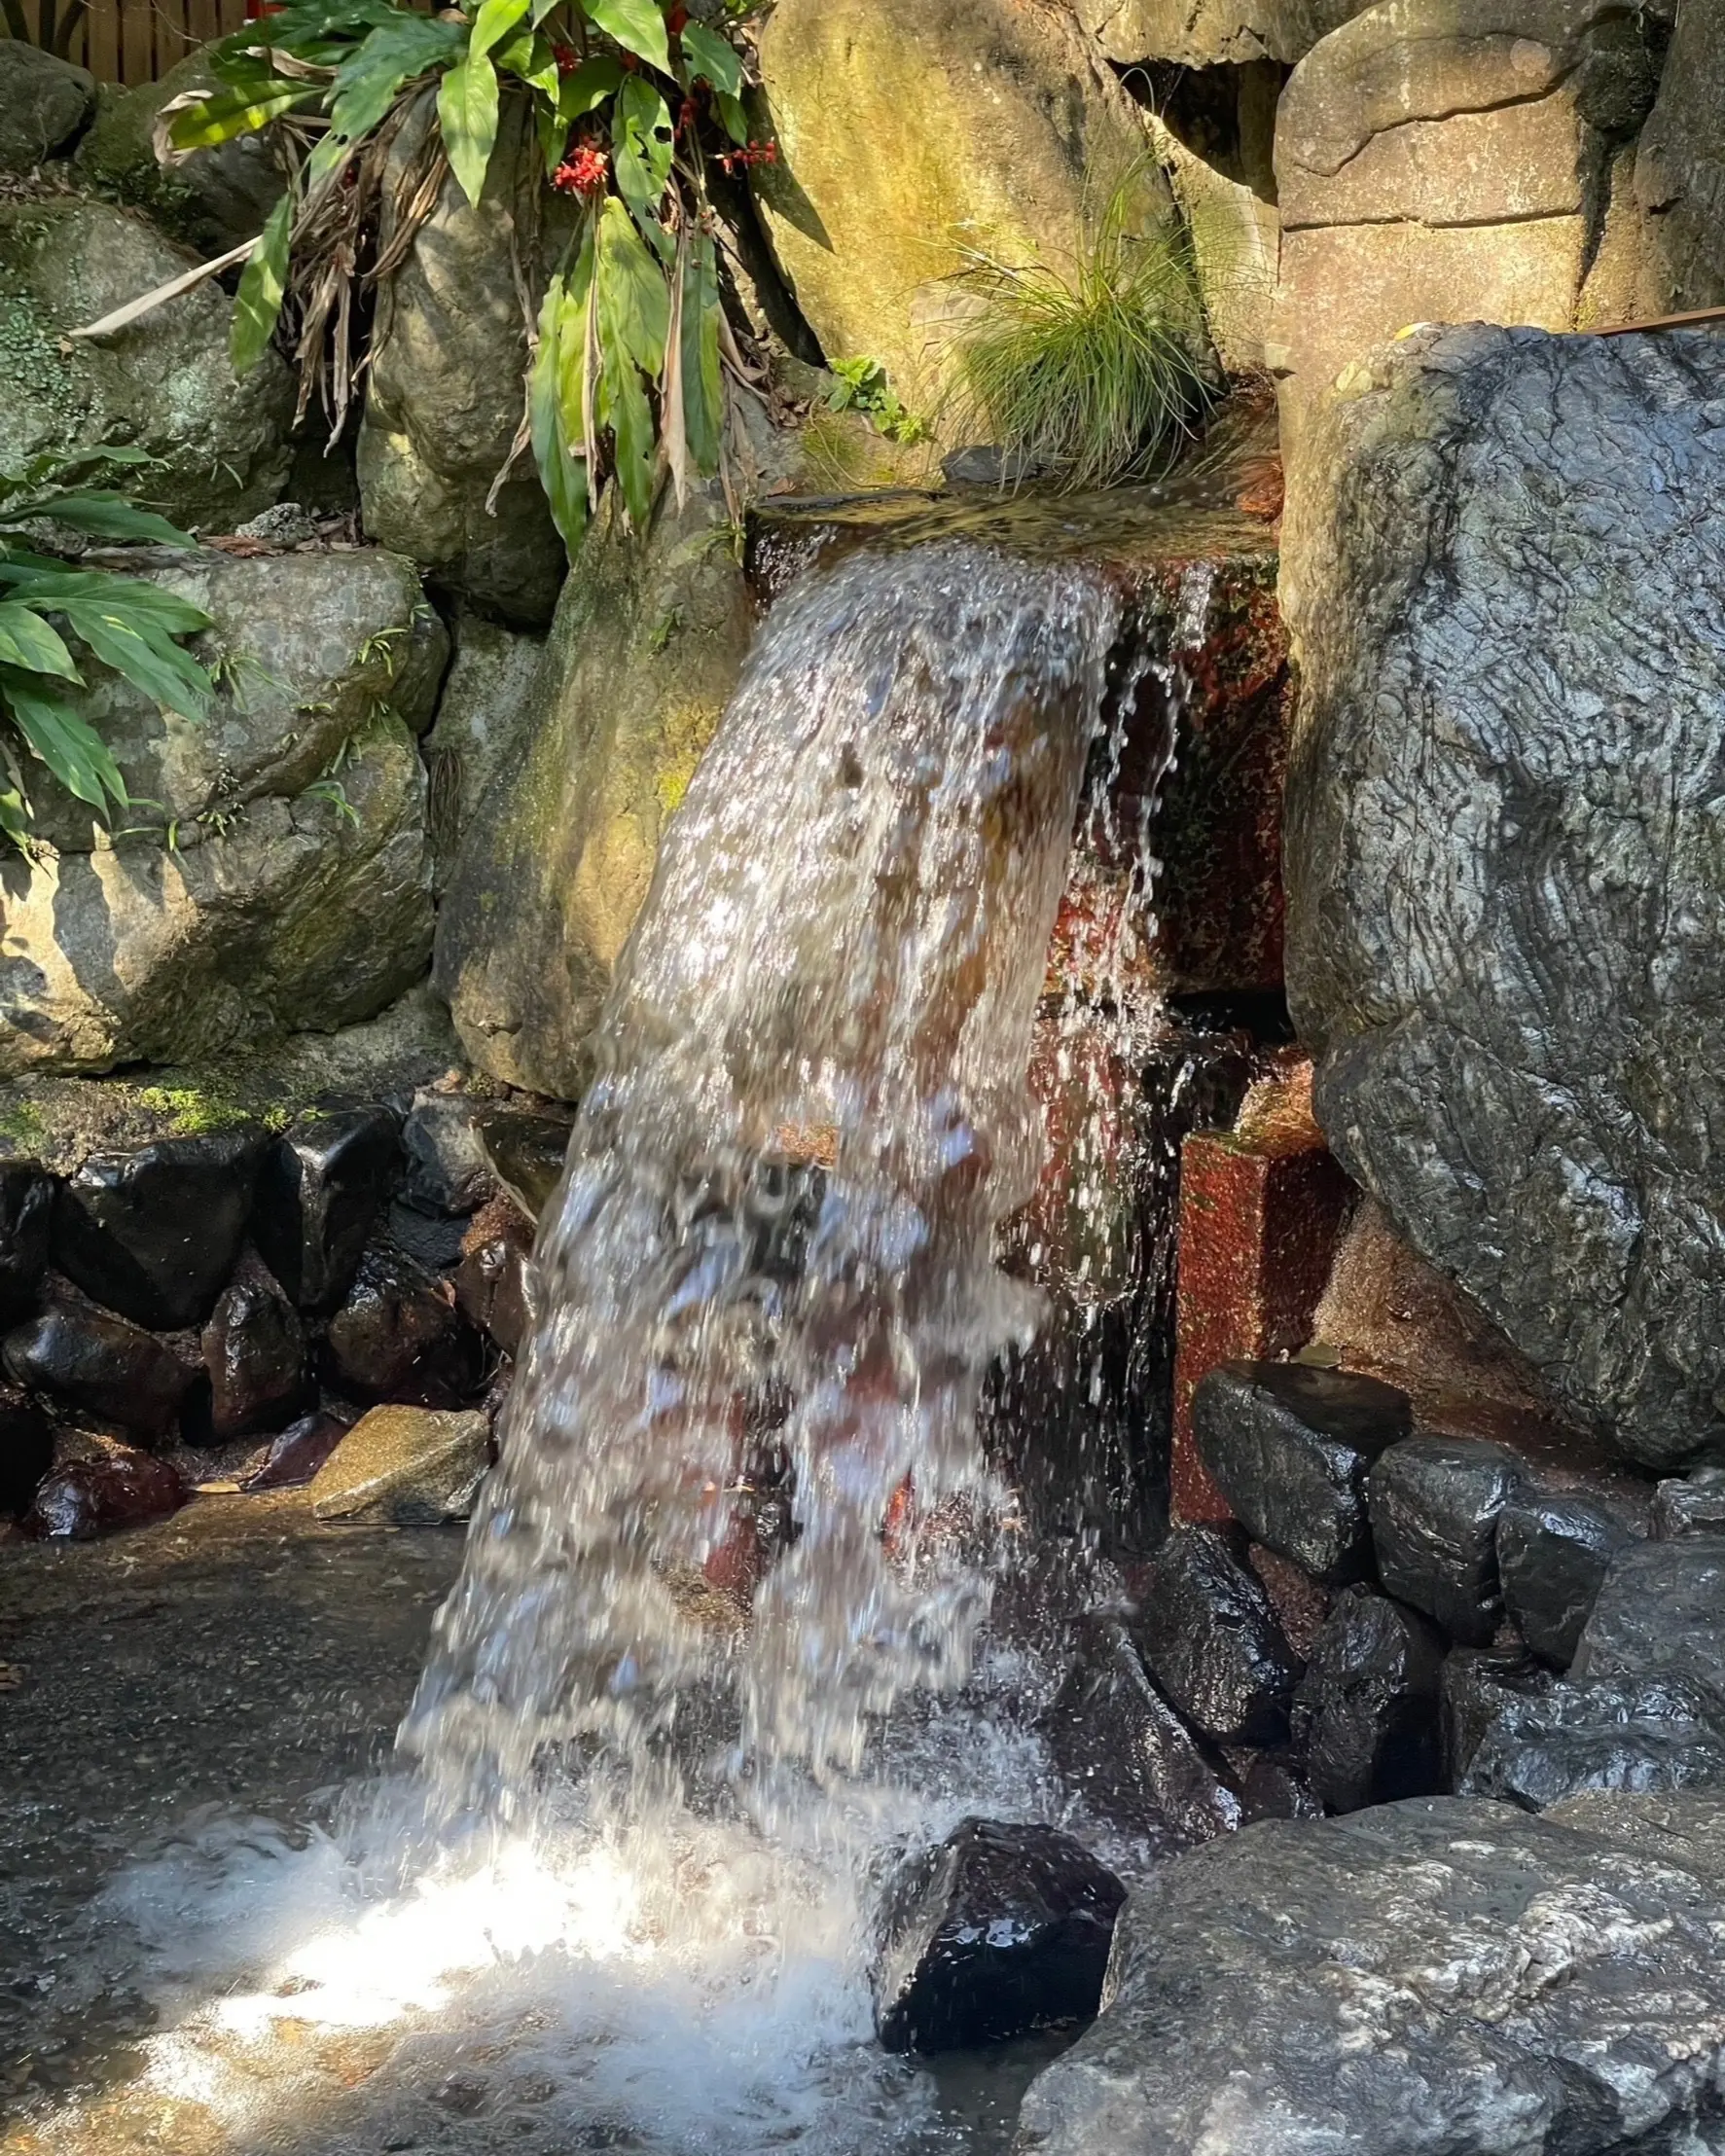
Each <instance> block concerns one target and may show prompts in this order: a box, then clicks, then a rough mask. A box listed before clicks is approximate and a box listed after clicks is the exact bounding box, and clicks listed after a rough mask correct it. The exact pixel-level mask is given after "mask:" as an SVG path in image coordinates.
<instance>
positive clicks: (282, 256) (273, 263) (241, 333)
mask: <svg viewBox="0 0 1725 2156" xmlns="http://www.w3.org/2000/svg"><path fill="white" fill-rule="evenodd" d="M294 206H295V205H294V198H293V196H292V195H291V194H289V195H284V196H283V197H282V198H281V200H280V201H279V202H277V203H276V205H275V207H274V208H273V209H272V210H271V211H270V222H269V223H268V224H267V225H266V226H265V227H264V231H263V234H262V236H261V237H260V238H259V240H258V244H257V245H256V247H254V248H253V249H252V255H251V260H250V261H249V262H248V263H247V264H246V266H245V270H244V273H243V274H242V275H241V277H240V280H239V290H238V292H237V293H236V294H235V295H234V321H233V325H232V327H231V328H230V330H229V332H228V357H229V359H230V360H231V361H232V362H233V366H234V373H235V374H236V375H249V374H250V373H251V371H252V369H253V368H254V367H255V366H256V365H257V364H258V362H259V360H261V359H262V358H263V356H264V354H265V353H266V352H267V351H268V350H269V348H270V339H271V338H272V337H273V336H274V335H275V325H276V323H277V321H278V320H279V319H280V317H281V303H282V298H283V296H284V295H285V293H286V291H287V273H288V245H289V242H290V241H291V240H292V238H293V233H294Z"/></svg>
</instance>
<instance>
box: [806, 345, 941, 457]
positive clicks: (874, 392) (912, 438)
mask: <svg viewBox="0 0 1725 2156" xmlns="http://www.w3.org/2000/svg"><path fill="white" fill-rule="evenodd" d="M826 401H827V409H828V411H830V412H860V413H863V414H864V416H865V417H867V418H869V419H871V420H872V421H873V422H874V426H875V431H876V433H877V434H883V435H884V436H885V437H886V439H887V441H889V442H897V443H898V444H899V445H900V446H901V447H902V448H905V449H909V448H912V447H913V446H914V445H915V444H916V443H918V442H923V441H926V440H927V438H928V429H927V427H926V426H925V425H924V424H923V422H922V421H921V420H920V419H919V418H917V417H916V414H915V413H911V412H907V411H906V409H905V407H904V406H903V405H902V404H901V403H900V402H899V395H898V391H897V390H896V389H894V388H893V386H892V384H891V383H890V382H889V381H888V380H887V378H886V370H885V368H884V367H882V366H881V364H880V361H879V360H878V359H840V360H835V361H834V362H833V386H832V387H831V389H829V390H828V391H827V398H826Z"/></svg>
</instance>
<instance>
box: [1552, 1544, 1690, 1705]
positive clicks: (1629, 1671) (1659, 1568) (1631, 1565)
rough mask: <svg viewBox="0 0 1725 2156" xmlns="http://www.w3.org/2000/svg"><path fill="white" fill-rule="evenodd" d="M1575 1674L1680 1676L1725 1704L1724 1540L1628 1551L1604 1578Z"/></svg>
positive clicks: (1637, 1546)
mask: <svg viewBox="0 0 1725 2156" xmlns="http://www.w3.org/2000/svg"><path fill="white" fill-rule="evenodd" d="M1570 1673H1571V1674H1572V1675H1573V1676H1575V1677H1577V1678H1584V1677H1585V1678H1587V1679H1589V1680H1592V1679H1595V1678H1599V1677H1628V1678H1634V1677H1638V1676H1642V1675H1648V1676H1661V1677H1674V1678H1677V1679H1680V1680H1685V1681H1690V1682H1693V1683H1696V1684H1701V1685H1706V1686H1707V1688H1708V1690H1709V1691H1710V1692H1711V1693H1712V1694H1713V1696H1714V1697H1715V1698H1716V1699H1718V1700H1719V1701H1721V1702H1722V1703H1725V1536H1721V1535H1710V1534H1692V1535H1685V1536H1684V1537H1683V1538H1682V1539H1681V1540H1680V1541H1676V1542H1639V1543H1635V1544H1634V1545H1633V1546H1632V1547H1631V1548H1629V1549H1627V1550H1625V1551H1624V1552H1623V1553H1622V1554H1621V1555H1620V1556H1619V1557H1618V1558H1617V1559H1616V1560H1615V1561H1614V1562H1613V1563H1612V1566H1611V1569H1610V1571H1609V1572H1607V1573H1606V1575H1605V1584H1604V1585H1603V1587H1601V1588H1600V1590H1599V1598H1598V1599H1597V1600H1596V1601H1595V1603H1594V1607H1593V1614H1592V1615H1591V1616H1590V1617H1589V1619H1588V1621H1587V1626H1586V1629H1585V1630H1584V1631H1583V1633H1582V1635H1581V1645H1580V1647H1579V1648H1578V1649H1577V1651H1576V1656H1575V1663H1574V1667H1573V1669H1572V1671H1571V1672H1570Z"/></svg>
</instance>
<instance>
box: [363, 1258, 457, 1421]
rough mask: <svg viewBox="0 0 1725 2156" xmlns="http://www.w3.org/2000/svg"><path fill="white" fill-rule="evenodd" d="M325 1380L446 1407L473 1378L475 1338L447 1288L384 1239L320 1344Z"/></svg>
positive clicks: (371, 1395)
mask: <svg viewBox="0 0 1725 2156" xmlns="http://www.w3.org/2000/svg"><path fill="white" fill-rule="evenodd" d="M325 1365H326V1374H327V1376H328V1379H329V1382H330V1383H332V1384H333V1385H335V1386H336V1387H337V1388H338V1389H339V1390H341V1391H343V1392H347V1393H350V1394H352V1395H353V1396H354V1397H356V1398H358V1399H362V1400H383V1399H392V1400H410V1401H414V1402H417V1403H420V1404H423V1405H425V1406H428V1407H453V1406H455V1405H456V1404H457V1403H458V1402H460V1401H461V1400H463V1399H464V1398H465V1397H466V1396H467V1394H468V1393H469V1392H471V1390H472V1389H473V1387H474V1386H475V1385H476V1384H477V1383H478V1382H479V1379H480V1375H481V1367H480V1355H479V1351H478V1342H477V1340H476V1338H475V1337H474V1335H473V1333H472V1332H471V1330H470V1328H469V1327H468V1326H467V1324H466V1323H465V1321H464V1320H463V1318H462V1317H461V1315H460V1313H459V1312H458V1311H457V1310H456V1308H455V1300H454V1295H453V1293H452V1291H451V1290H450V1289H449V1287H448V1286H447V1284H446V1283H445V1282H444V1281H442V1280H440V1279H439V1278H437V1277H436V1276H434V1275H433V1274H432V1273H431V1272H430V1271H429V1270H428V1269H427V1268H426V1267H425V1266H423V1265H421V1264H419V1263H418V1262H417V1260H415V1259H413V1258H412V1257H410V1256H408V1255H407V1253H406V1252H405V1251H401V1250H397V1249H394V1248H392V1247H390V1246H389V1245H387V1244H377V1245H374V1247H373V1248H371V1249H369V1250H368V1251H367V1252H366V1254H365V1256H364V1258H363V1259H362V1260H361V1261H360V1267H359V1272H358V1275H357V1276H356V1277H355V1279H354V1283H353V1286H352V1288H351V1290H350V1291H349V1293H348V1296H347V1300H346V1301H345V1303H343V1305H342V1306H341V1310H339V1311H338V1312H336V1314H335V1316H334V1317H332V1318H331V1320H330V1325H329V1332H328V1334H327V1336H326V1341H325Z"/></svg>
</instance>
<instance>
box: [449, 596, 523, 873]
mask: <svg viewBox="0 0 1725 2156" xmlns="http://www.w3.org/2000/svg"><path fill="white" fill-rule="evenodd" d="M454 645H455V655H454V658H453V659H452V660H451V662H450V665H449V679H448V680H447V681H446V682H445V683H444V693H443V695H442V697H441V698H440V699H439V700H438V706H437V720H436V723H435V725H434V726H433V727H432V729H431V732H430V733H429V734H427V736H426V737H425V768H426V770H427V772H428V773H429V774H430V778H431V845H432V853H433V857H434V858H433V880H434V881H435V883H436V886H437V888H438V890H439V891H440V892H441V891H442V889H443V887H444V885H445V884H446V883H447V882H448V881H449V872H450V870H451V869H452V868H453V867H454V864H455V858H456V855H457V852H458V851H459V848H460V844H461V841H462V839H463V838H464V837H465V836H466V834H467V831H468V829H469V827H470V826H471V824H472V822H473V819H474V816H475V815H476V813H477V812H478V809H479V805H480V803H481V802H482V801H483V800H484V799H485V791H486V789H487V788H488V787H489V785H490V783H491V781H492V779H494V778H495V777H496V776H497V774H498V773H499V772H500V771H502V770H503V769H504V767H505V766H506V765H507V764H508V763H509V761H510V759H511V757H512V756H514V755H516V754H518V753H519V751H520V744H521V737H522V735H523V733H524V732H525V730H526V728H527V726H528V725H529V724H530V722H531V715H532V709H533V703H532V695H533V683H534V680H535V678H536V677H537V675H538V671H539V661H540V659H541V657H542V656H543V654H544V650H545V646H544V644H543V642H542V641H541V639H540V638H538V637H537V636H527V635H523V634H522V633H521V631H520V630H519V629H503V628H500V627H499V626H498V624H497V623H495V622H488V621H486V620H485V617H484V616H483V615H480V614H475V613H473V612H471V611H469V610H466V609H464V610H463V611H462V612H461V613H460V614H459V615H458V616H457V617H456V621H455V633H454Z"/></svg>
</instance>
